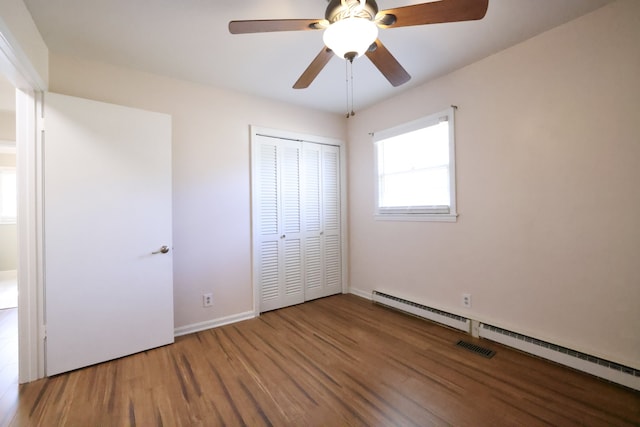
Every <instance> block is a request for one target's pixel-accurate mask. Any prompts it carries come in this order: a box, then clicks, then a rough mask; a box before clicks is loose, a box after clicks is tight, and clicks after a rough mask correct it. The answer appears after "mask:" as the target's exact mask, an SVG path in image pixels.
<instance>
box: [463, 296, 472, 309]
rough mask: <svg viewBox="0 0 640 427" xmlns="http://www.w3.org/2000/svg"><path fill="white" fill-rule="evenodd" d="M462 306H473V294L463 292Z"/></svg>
mask: <svg viewBox="0 0 640 427" xmlns="http://www.w3.org/2000/svg"><path fill="white" fill-rule="evenodd" d="M462 306H463V307H465V308H471V294H462Z"/></svg>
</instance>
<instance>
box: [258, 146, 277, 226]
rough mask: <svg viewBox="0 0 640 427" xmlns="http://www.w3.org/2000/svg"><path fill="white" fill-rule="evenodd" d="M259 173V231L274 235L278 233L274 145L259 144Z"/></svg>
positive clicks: (275, 151)
mask: <svg viewBox="0 0 640 427" xmlns="http://www.w3.org/2000/svg"><path fill="white" fill-rule="evenodd" d="M259 173H260V177H259V183H258V188H259V191H260V195H259V215H260V218H259V224H260V226H259V232H260V234H261V235H269V234H273V235H275V234H277V233H278V159H277V148H276V146H275V145H273V144H263V145H261V147H260V165H259Z"/></svg>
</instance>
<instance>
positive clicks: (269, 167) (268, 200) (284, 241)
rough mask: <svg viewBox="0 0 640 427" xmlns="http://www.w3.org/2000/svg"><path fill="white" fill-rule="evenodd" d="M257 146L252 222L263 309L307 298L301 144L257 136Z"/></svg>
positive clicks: (272, 308)
mask: <svg viewBox="0 0 640 427" xmlns="http://www.w3.org/2000/svg"><path fill="white" fill-rule="evenodd" d="M258 138H259V140H258V141H257V142H258V143H257V144H256V145H255V146H254V150H255V152H254V156H255V157H254V161H255V162H256V163H257V167H255V168H254V172H257V176H254V179H255V180H256V182H255V183H254V191H256V193H257V194H256V195H255V198H254V203H256V214H257V215H256V218H254V221H257V223H256V224H255V227H254V231H255V234H257V235H256V236H254V238H255V240H256V241H255V244H256V248H255V249H256V250H255V254H256V261H255V262H256V263H257V265H256V274H257V276H258V277H257V283H258V286H259V287H260V311H268V310H274V309H276V308H281V307H286V306H289V305H293V304H299V303H301V302H304V282H303V280H304V278H303V264H302V263H303V259H302V248H303V245H302V235H301V231H302V230H301V227H302V224H301V214H300V209H301V200H300V167H301V144H300V143H298V142H293V141H282V140H278V139H275V138H268V137H258Z"/></svg>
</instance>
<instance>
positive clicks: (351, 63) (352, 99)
mask: <svg viewBox="0 0 640 427" xmlns="http://www.w3.org/2000/svg"><path fill="white" fill-rule="evenodd" d="M349 64H350V65H349V68H350V69H351V117H353V116H355V115H356V113H355V111H353V104H354V102H355V101H354V98H353V60H352V61H349Z"/></svg>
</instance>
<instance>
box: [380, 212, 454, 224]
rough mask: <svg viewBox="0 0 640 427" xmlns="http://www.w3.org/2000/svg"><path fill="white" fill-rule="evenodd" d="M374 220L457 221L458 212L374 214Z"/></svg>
mask: <svg viewBox="0 0 640 427" xmlns="http://www.w3.org/2000/svg"><path fill="white" fill-rule="evenodd" d="M373 217H374V219H375V220H376V221H431V222H457V221H458V214H456V213H450V214H375V215H374V216H373Z"/></svg>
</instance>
